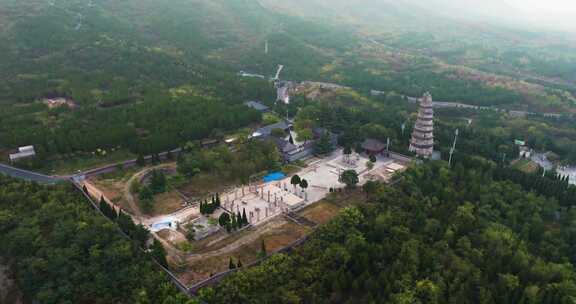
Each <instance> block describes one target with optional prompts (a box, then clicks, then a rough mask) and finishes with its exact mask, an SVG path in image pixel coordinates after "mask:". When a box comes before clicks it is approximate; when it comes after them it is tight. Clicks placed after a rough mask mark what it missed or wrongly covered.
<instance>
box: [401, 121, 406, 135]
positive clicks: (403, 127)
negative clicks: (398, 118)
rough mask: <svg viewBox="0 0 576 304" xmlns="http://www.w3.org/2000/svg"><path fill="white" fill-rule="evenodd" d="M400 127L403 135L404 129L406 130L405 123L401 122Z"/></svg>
mask: <svg viewBox="0 0 576 304" xmlns="http://www.w3.org/2000/svg"><path fill="white" fill-rule="evenodd" d="M400 128H402V137H404V130H406V123H402V126H401V127H400Z"/></svg>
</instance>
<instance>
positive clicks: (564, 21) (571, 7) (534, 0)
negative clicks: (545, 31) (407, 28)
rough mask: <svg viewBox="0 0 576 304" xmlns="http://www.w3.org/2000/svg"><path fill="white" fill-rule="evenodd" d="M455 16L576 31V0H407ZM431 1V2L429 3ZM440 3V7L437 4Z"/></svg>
mask: <svg viewBox="0 0 576 304" xmlns="http://www.w3.org/2000/svg"><path fill="white" fill-rule="evenodd" d="M406 1H411V2H419V3H421V4H422V5H424V6H427V7H428V8H429V9H432V10H434V9H436V10H437V9H438V8H444V9H446V10H447V12H448V14H452V15H455V16H461V17H463V18H466V16H468V15H471V16H478V17H480V16H492V17H497V18H499V19H501V20H503V21H508V22H514V23H522V24H524V25H529V26H531V27H533V28H549V29H561V30H571V31H576V0H427V1H422V0H406ZM428 1H430V2H428ZM435 4H438V5H439V6H435Z"/></svg>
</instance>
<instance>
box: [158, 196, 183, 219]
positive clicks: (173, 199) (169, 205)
mask: <svg viewBox="0 0 576 304" xmlns="http://www.w3.org/2000/svg"><path fill="white" fill-rule="evenodd" d="M182 203H183V200H182V198H181V197H180V196H179V195H178V193H176V192H175V191H170V192H165V193H161V194H158V195H156V196H155V197H154V205H153V207H152V212H151V215H154V216H156V215H162V214H170V213H173V212H175V211H178V210H179V209H180V208H182Z"/></svg>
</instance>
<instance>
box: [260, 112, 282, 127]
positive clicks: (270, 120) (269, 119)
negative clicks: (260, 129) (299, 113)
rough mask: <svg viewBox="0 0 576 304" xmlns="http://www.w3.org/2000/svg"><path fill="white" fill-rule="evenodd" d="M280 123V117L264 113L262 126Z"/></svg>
mask: <svg viewBox="0 0 576 304" xmlns="http://www.w3.org/2000/svg"><path fill="white" fill-rule="evenodd" d="M279 121H280V117H278V115H276V114H275V113H270V112H268V113H264V114H263V115H262V124H264V125H271V124H275V123H277V122H279Z"/></svg>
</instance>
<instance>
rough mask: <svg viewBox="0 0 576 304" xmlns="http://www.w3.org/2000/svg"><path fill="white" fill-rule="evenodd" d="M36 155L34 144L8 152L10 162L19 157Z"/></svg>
mask: <svg viewBox="0 0 576 304" xmlns="http://www.w3.org/2000/svg"><path fill="white" fill-rule="evenodd" d="M34 156H36V151H35V150H34V146H24V147H20V148H18V152H17V153H13V154H10V155H9V157H10V162H15V161H17V160H20V159H25V158H30V157H34Z"/></svg>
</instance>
